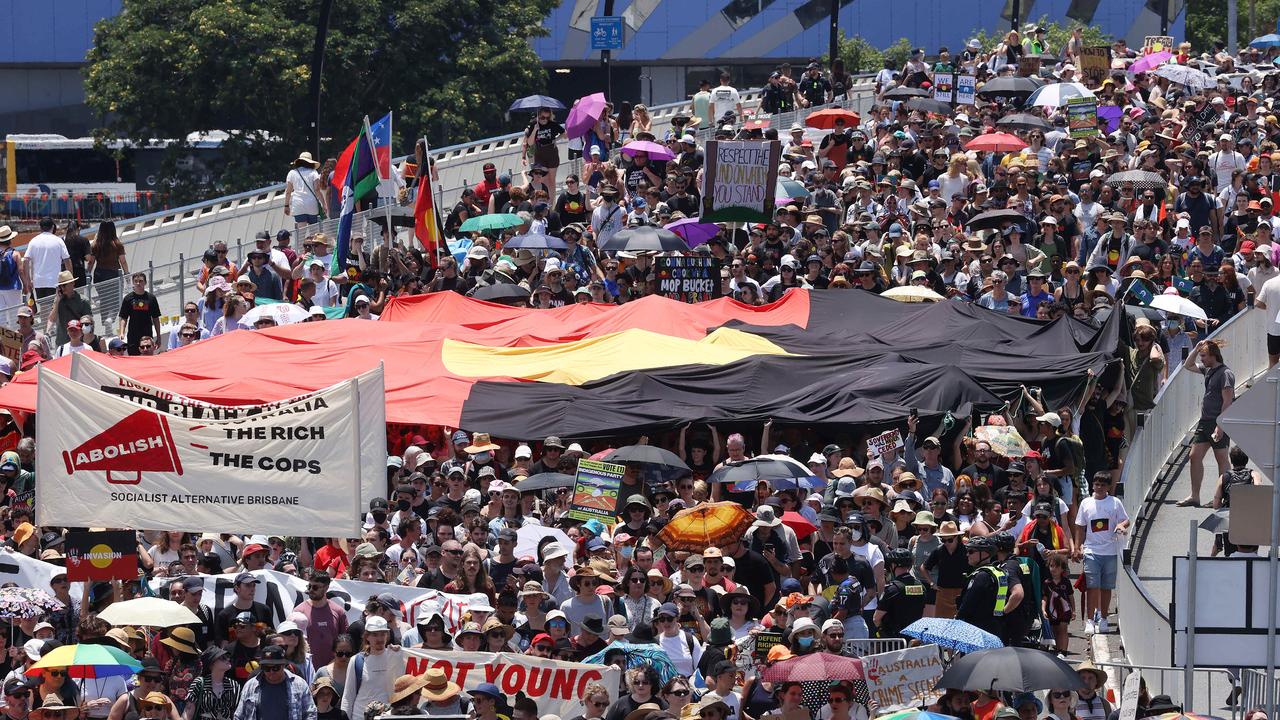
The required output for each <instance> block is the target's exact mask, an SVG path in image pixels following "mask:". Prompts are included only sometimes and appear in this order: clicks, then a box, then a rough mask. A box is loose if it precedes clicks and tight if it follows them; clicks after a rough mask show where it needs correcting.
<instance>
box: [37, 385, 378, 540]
mask: <svg viewBox="0 0 1280 720" xmlns="http://www.w3.org/2000/svg"><path fill="white" fill-rule="evenodd" d="M39 373H40V380H41V382H40V385H39V388H40V389H39V394H38V396H37V399H36V403H37V406H38V408H39V410H38V412H37V413H36V433H37V435H38V436H39V437H40V440H41V441H40V443H39V444H38V445H37V450H36V474H37V476H38V477H39V478H40V482H39V483H37V485H36V522H37V523H38V524H39V525H57V526H63V527H67V526H70V527H86V526H107V527H123V528H147V529H149V530H187V531H197V532H215V533H232V532H244V531H245V530H246V528H248V529H252V530H254V531H256V532H260V533H268V534H272V533H274V534H280V535H313V534H315V533H316V532H318V531H319V530H320V529H323V530H324V532H325V533H326V534H330V535H337V534H341V533H343V532H350V533H351V534H352V535H354V534H357V533H358V532H359V523H358V520H357V518H358V516H359V512H360V507H361V504H360V483H359V480H358V477H359V476H358V468H359V462H360V452H359V438H360V432H359V431H360V427H359V415H358V413H357V411H356V409H357V407H358V405H359V398H358V396H359V389H358V387H357V385H356V382H355V380H347V381H345V382H342V383H339V384H337V385H334V386H332V387H330V388H326V389H324V390H321V391H319V392H316V393H314V394H312V395H311V396H309V397H308V398H306V399H305V400H303V401H302V402H299V403H293V404H287V405H282V406H280V407H278V408H275V409H273V410H270V411H267V412H263V413H261V414H258V415H252V416H248V417H243V418H232V419H226V420H214V419H209V418H182V417H178V416H174V415H170V414H167V413H161V412H157V411H156V410H152V409H149V408H140V407H138V406H137V405H136V404H134V403H132V402H129V401H128V400H123V399H121V398H119V397H115V396H113V395H110V394H108V393H105V392H103V391H101V390H95V389H93V388H91V387H88V386H86V385H82V384H80V383H78V382H75V381H74V380H71V379H70V378H64V377H62V376H61V375H58V374H56V373H53V372H50V371H47V370H45V369H44V368H40V370H39Z"/></svg>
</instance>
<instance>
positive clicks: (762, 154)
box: [702, 140, 782, 222]
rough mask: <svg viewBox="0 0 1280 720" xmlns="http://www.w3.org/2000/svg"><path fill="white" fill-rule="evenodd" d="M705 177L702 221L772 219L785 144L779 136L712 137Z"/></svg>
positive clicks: (765, 220)
mask: <svg viewBox="0 0 1280 720" xmlns="http://www.w3.org/2000/svg"><path fill="white" fill-rule="evenodd" d="M706 157H707V167H706V174H705V176H704V180H703V194H702V221H703V222H769V221H770V220H772V218H773V211H774V207H773V201H774V198H775V197H776V196H777V192H776V190H777V184H778V162H779V161H780V160H781V158H782V145H781V144H780V143H778V141H776V140H770V141H763V140H710V141H708V142H707V150H706Z"/></svg>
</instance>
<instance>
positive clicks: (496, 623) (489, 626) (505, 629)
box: [480, 617, 516, 642]
mask: <svg viewBox="0 0 1280 720" xmlns="http://www.w3.org/2000/svg"><path fill="white" fill-rule="evenodd" d="M480 630H481V631H482V632H483V633H484V634H485V635H488V634H489V631H491V630H501V631H502V641H503V642H506V641H508V640H510V639H511V636H512V635H514V634H515V632H516V631H515V628H513V627H511V626H510V625H507V624H506V623H504V622H502V621H501V620H499V619H498V618H496V617H490V618H489V619H488V620H485V621H484V626H483V627H481V628H480Z"/></svg>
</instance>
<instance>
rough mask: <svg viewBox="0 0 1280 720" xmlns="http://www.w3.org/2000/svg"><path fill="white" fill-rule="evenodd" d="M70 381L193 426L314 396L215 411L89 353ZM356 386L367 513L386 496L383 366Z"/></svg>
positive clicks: (79, 357) (80, 357)
mask: <svg viewBox="0 0 1280 720" xmlns="http://www.w3.org/2000/svg"><path fill="white" fill-rule="evenodd" d="M69 377H70V378H71V379H72V380H75V381H76V382H78V383H80V384H82V385H88V386H89V387H91V388H96V389H98V390H101V391H103V392H105V393H110V394H112V395H115V396H116V397H120V398H124V399H125V400H128V401H130V402H132V403H136V404H138V405H142V406H143V407H149V408H151V409H152V410H159V411H160V412H162V413H168V414H169V415H177V416H178V417H184V418H191V419H193V420H199V419H205V418H208V419H213V420H230V419H233V418H240V417H248V416H250V415H259V414H261V413H264V412H268V411H270V410H274V409H277V408H280V407H284V406H285V405H297V404H298V403H304V402H306V400H307V398H309V397H311V396H313V395H315V393H305V394H303V395H298V396H297V397H292V398H289V399H287V400H281V401H279V402H273V403H264V404H262V405H215V404H213V403H207V402H204V401H202V400H196V399H195V398H190V397H187V396H185V395H179V394H178V393H175V392H170V391H168V390H164V389H161V388H158V387H156V386H155V385H150V384H148V383H144V382H142V381H141V380H135V379H134V378H131V377H129V376H128V375H123V374H121V373H119V372H116V371H115V370H112V369H111V368H109V367H107V366H106V365H103V364H102V363H100V362H98V361H97V360H94V359H93V358H92V357H89V354H88V353H76V354H75V355H73V356H72V358H71V372H70V373H69ZM355 381H356V387H357V389H358V390H359V391H360V418H359V422H360V507H362V508H366V507H369V501H370V500H372V499H374V498H376V497H386V492H387V489H386V485H387V476H386V470H385V467H386V461H387V402H386V397H387V393H386V383H385V380H384V377H383V371H382V366H381V365H379V366H378V367H376V368H373V369H372V370H369V371H368V372H365V373H362V374H360V375H357V376H356V377H355ZM147 529H148V530H149V529H151V528H147Z"/></svg>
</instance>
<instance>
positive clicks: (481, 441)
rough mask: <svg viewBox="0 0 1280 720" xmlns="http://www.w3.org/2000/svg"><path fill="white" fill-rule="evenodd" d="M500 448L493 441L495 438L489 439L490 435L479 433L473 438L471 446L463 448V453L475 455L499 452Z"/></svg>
mask: <svg viewBox="0 0 1280 720" xmlns="http://www.w3.org/2000/svg"><path fill="white" fill-rule="evenodd" d="M500 447H501V446H500V445H498V444H497V443H495V442H494V441H493V438H491V437H489V433H482V432H478V433H476V434H474V435H472V436H471V444H470V445H468V446H466V447H464V448H462V451H463V452H466V453H471V454H472V455H475V454H476V453H482V452H486V451H490V450H497V449H499V448H500Z"/></svg>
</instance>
